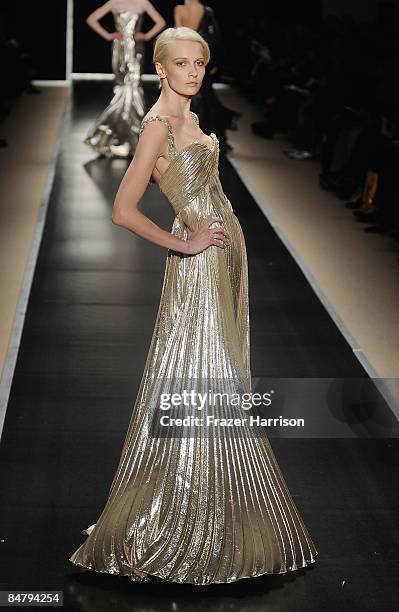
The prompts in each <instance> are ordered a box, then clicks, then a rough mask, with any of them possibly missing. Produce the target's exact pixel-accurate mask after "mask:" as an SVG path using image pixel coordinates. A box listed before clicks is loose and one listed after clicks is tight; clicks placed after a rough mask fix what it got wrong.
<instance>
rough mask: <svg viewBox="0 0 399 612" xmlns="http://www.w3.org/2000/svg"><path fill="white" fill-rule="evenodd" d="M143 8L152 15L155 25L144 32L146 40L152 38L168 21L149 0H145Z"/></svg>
mask: <svg viewBox="0 0 399 612" xmlns="http://www.w3.org/2000/svg"><path fill="white" fill-rule="evenodd" d="M143 10H144V11H145V12H146V13H147V15H149V16H150V17H151V19H152V20H153V22H154V25H153V26H152V28H151V29H150V30H148V31H147V32H146V33H145V34H144V40H151V38H154V36H156V34H158V32H160V31H161V30H163V29H164V27H165V26H166V21H165V19H164V18H163V17H162V15H161V14H160V13H158V11H157V10H156V8H155V7H154V6H153V5H152V4H151V2H150V1H149V0H144V5H143Z"/></svg>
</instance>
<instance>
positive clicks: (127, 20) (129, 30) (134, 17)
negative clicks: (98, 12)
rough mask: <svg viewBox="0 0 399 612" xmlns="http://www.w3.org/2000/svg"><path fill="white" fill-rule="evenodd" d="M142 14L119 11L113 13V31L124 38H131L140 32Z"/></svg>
mask: <svg viewBox="0 0 399 612" xmlns="http://www.w3.org/2000/svg"><path fill="white" fill-rule="evenodd" d="M143 15H144V13H139V12H138V11H120V12H117V13H113V16H114V21H115V29H116V31H117V32H120V33H121V34H123V36H124V37H126V38H131V37H132V36H133V34H135V32H140V31H141V27H142V23H143Z"/></svg>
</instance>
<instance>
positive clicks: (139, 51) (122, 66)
mask: <svg viewBox="0 0 399 612" xmlns="http://www.w3.org/2000/svg"><path fill="white" fill-rule="evenodd" d="M114 20H115V29H116V30H117V31H118V32H121V34H123V38H122V39H121V40H114V41H113V42H112V70H113V73H114V75H115V81H114V86H113V91H114V96H113V98H112V100H111V102H110V104H109V105H108V106H107V108H106V109H105V110H104V111H103V112H102V113H101V115H100V117H99V118H98V119H97V120H96V121H95V123H94V124H93V125H92V127H91V128H90V130H89V132H88V135H87V137H86V139H85V141H84V142H85V143H86V144H87V145H89V146H90V147H91V148H92V149H94V151H96V152H97V153H100V154H101V155H105V156H106V157H127V156H129V155H133V153H134V151H135V149H136V145H137V140H138V133H139V130H140V124H141V120H142V118H143V116H144V92H143V88H142V85H141V73H142V65H143V59H144V44H143V42H142V41H136V40H135V39H134V38H133V34H134V33H135V32H139V31H141V27H142V21H143V13H137V12H134V11H123V12H121V13H114Z"/></svg>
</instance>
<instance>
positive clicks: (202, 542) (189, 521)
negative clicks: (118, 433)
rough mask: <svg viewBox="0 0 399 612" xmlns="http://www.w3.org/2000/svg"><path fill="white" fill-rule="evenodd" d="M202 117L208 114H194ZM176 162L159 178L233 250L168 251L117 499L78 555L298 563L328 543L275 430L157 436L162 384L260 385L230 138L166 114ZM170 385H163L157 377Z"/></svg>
mask: <svg viewBox="0 0 399 612" xmlns="http://www.w3.org/2000/svg"><path fill="white" fill-rule="evenodd" d="M191 116H192V118H193V120H195V121H197V122H198V117H197V116H196V115H195V114H194V113H191ZM151 121H162V122H163V123H164V124H166V126H167V128H168V149H169V155H170V165H169V166H168V168H167V170H166V171H165V172H164V173H163V175H162V177H161V179H160V181H159V187H160V190H161V191H162V192H163V194H164V195H165V196H166V197H167V198H168V200H169V202H170V204H171V206H172V207H173V210H174V212H175V215H176V217H175V219H174V223H173V228H172V234H174V235H176V236H179V237H180V238H182V239H185V237H186V229H185V224H187V225H188V226H189V227H190V228H193V230H195V228H197V227H198V226H199V224H200V223H202V222H203V221H204V219H206V218H208V217H218V218H220V219H223V222H224V226H225V228H226V230H227V231H228V234H229V236H230V244H229V245H228V246H227V247H226V249H225V250H223V249H220V248H218V247H217V246H210V247H209V248H207V249H205V250H204V251H202V252H200V253H198V254H197V255H190V256H187V255H184V254H182V253H178V252H174V251H171V250H169V251H168V254H167V260H166V268H165V275H164V282H163V287H162V294H161V299H160V305H159V310H158V315H157V319H156V323H155V329H154V333H153V336H152V341H151V345H150V349H149V353H148V357H147V361H146V365H145V369H144V373H143V377H142V380H141V384H140V387H139V392H138V395H137V398H136V402H135V405H134V408H133V413H132V417H131V421H130V424H129V428H128V431H127V435H126V439H125V442H124V446H123V449H122V455H121V458H120V462H119V466H118V468H117V471H116V474H115V476H114V479H113V482H112V485H111V488H110V492H109V496H108V501H107V503H106V506H105V508H104V510H103V512H102V514H101V516H100V517H99V518H98V519H97V522H96V523H95V524H93V525H91V526H90V527H88V528H87V529H85V530H84V531H83V533H84V534H87V535H88V537H87V539H86V540H85V542H84V543H83V544H82V545H81V546H80V547H79V548H78V549H77V550H76V552H74V554H73V555H72V556H71V557H70V559H69V560H70V561H71V562H72V563H75V564H79V565H81V566H83V567H86V568H89V569H93V570H95V571H97V572H107V573H110V574H118V575H124V576H130V578H131V580H133V581H146V580H149V579H151V578H153V577H159V578H161V579H164V580H167V581H171V582H178V583H193V584H197V585H207V584H211V583H228V582H233V581H236V580H239V579H241V578H250V577H255V576H260V575H262V574H267V573H270V574H279V573H283V572H289V571H292V570H296V569H298V568H301V567H304V566H306V565H308V564H311V563H314V561H315V556H316V555H317V554H318V553H317V551H316V548H315V545H314V543H313V542H312V540H311V537H310V535H309V533H308V531H307V529H306V527H305V525H304V523H303V521H302V519H301V517H300V515H299V513H298V510H297V508H296V506H295V503H294V501H293V499H292V497H291V495H290V493H289V491H288V488H287V485H286V483H285V481H284V478H283V476H282V474H281V471H280V469H279V466H278V464H277V462H276V459H275V456H274V454H273V451H272V448H271V446H270V444H269V442H268V439H267V437H266V436H254V435H251V434H250V433H249V431H248V430H243V431H241V432H240V434H239V435H236V434H237V431H236V430H231V431H227V432H226V433H225V434H224V436H217V435H216V436H211V435H206V434H204V433H201V432H200V433H197V434H196V435H187V436H182V435H180V434H179V433H178V432H177V429H176V430H174V431H173V435H169V436H155V435H153V434H152V432H151V427H150V426H149V420H148V416H149V413H150V411H151V410H150V409H151V407H152V406H153V405H154V404H155V403H156V401H157V397H155V396H156V395H157V393H156V388H157V383H160V382H161V384H162V385H163V386H165V385H167V384H168V381H172V383H171V385H172V387H173V391H177V392H180V391H181V389H182V388H187V385H188V384H191V383H192V381H197V382H198V381H199V385H201V381H202V382H204V381H206V382H205V385H206V384H207V383H208V382H210V381H212V382H215V381H216V383H218V382H219V384H220V385H221V386H222V387H223V386H225V387H226V388H227V387H229V389H230V387H236V388H240V389H242V388H245V389H247V390H248V389H249V388H250V382H249V381H250V376H251V371H250V354H249V306H248V271H247V255H246V247H245V241H244V236H243V233H242V230H241V226H240V223H239V221H238V218H237V217H236V215H235V214H234V211H233V208H232V205H231V203H230V200H229V199H228V198H227V197H226V195H225V194H224V192H223V189H222V186H221V183H220V180H219V174H218V157H219V148H218V140H217V137H216V136H215V135H214V134H212V135H211V136H212V140H213V146H212V148H210V147H209V146H208V145H206V144H204V143H202V142H199V141H195V142H192V143H191V144H189V145H188V146H186V147H184V148H183V149H182V150H180V151H178V150H177V148H176V145H175V140H174V135H173V129H172V126H171V124H170V122H169V120H168V119H167V118H166V117H161V116H159V115H156V116H150V117H147V118H146V119H145V120H144V121H143V123H142V126H141V130H140V133H142V131H143V130H144V129H145V126H146V125H147V124H148V123H149V122H151ZM158 386H159V385H158Z"/></svg>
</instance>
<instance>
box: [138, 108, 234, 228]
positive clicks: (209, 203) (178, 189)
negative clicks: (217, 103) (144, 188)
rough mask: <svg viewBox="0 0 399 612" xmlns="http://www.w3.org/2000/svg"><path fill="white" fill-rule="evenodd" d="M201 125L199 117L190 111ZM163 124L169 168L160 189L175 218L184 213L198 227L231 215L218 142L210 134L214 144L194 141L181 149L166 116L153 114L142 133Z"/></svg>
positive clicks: (141, 129)
mask: <svg viewBox="0 0 399 612" xmlns="http://www.w3.org/2000/svg"><path fill="white" fill-rule="evenodd" d="M191 116H192V118H193V119H194V121H195V122H196V124H197V125H198V124H199V122H198V116H197V115H196V114H195V113H193V112H192V111H191ZM155 120H158V121H161V122H162V123H164V124H165V125H166V126H167V128H168V153H169V166H168V167H167V169H166V170H165V172H164V173H163V174H162V176H161V178H160V180H159V182H158V186H159V189H160V190H161V191H162V193H163V194H164V195H165V196H166V197H167V199H168V200H169V202H170V204H171V206H172V207H173V210H174V212H175V214H176V215H179V214H180V213H182V212H183V211H184V215H185V216H187V217H189V218H190V221H191V223H190V225H192V224H194V226H196V225H198V224H199V223H200V222H201V221H202V220H204V219H205V218H206V217H208V216H210V215H214V214H215V213H218V212H219V213H232V212H233V208H232V206H231V203H230V201H229V199H228V198H227V197H226V195H225V194H224V192H223V188H222V185H221V183H220V179H219V170H218V162H219V142H218V139H217V137H216V135H215V134H214V133H213V132H212V133H211V134H210V136H211V138H212V140H213V145H212V147H210V146H208V145H207V144H205V143H203V142H200V141H199V140H195V141H193V142H191V143H190V144H188V145H187V146H185V147H184V148H183V149H182V150H180V151H179V150H178V149H177V147H176V143H175V139H174V135H173V128H172V126H171V124H170V121H169V120H168V119H167V117H161V116H160V115H153V116H149V117H147V118H146V119H145V120H144V121H143V122H142V124H141V128H140V134H141V133H142V132H143V130H144V127H145V125H146V124H147V123H149V122H150V121H155Z"/></svg>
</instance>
